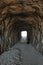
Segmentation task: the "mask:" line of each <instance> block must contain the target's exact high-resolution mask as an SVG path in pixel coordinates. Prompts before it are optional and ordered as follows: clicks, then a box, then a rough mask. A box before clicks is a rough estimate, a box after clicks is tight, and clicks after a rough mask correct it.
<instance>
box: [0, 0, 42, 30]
mask: <svg viewBox="0 0 43 65" xmlns="http://www.w3.org/2000/svg"><path fill="white" fill-rule="evenodd" d="M18 20H19V21H25V22H27V23H29V24H32V25H33V27H34V28H35V27H36V26H37V27H38V28H40V23H41V22H42V21H43V1H42V0H0V31H1V29H3V31H4V30H5V31H6V30H8V29H9V30H13V27H14V26H13V25H14V24H15V22H16V21H18ZM19 21H18V22H19Z"/></svg>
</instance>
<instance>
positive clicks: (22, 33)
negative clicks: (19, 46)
mask: <svg viewBox="0 0 43 65" xmlns="http://www.w3.org/2000/svg"><path fill="white" fill-rule="evenodd" d="M14 26H15V27H14V29H15V30H16V31H17V39H16V40H17V42H20V43H28V44H29V43H30V42H31V40H32V26H31V24H28V23H27V22H24V21H19V22H15V23H14Z"/></svg>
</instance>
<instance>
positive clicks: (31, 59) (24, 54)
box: [0, 43, 43, 65]
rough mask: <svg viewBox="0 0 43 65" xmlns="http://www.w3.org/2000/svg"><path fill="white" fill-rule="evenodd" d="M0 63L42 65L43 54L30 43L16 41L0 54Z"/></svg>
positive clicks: (1, 64)
mask: <svg viewBox="0 0 43 65" xmlns="http://www.w3.org/2000/svg"><path fill="white" fill-rule="evenodd" d="M0 65H43V56H42V55H41V54H40V53H39V52H38V51H37V50H36V49H35V48H33V46H32V45H31V44H26V43H17V44H15V45H14V46H13V47H12V48H10V49H9V51H6V52H4V53H3V54H2V55H0Z"/></svg>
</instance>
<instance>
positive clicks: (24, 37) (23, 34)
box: [20, 31, 27, 43]
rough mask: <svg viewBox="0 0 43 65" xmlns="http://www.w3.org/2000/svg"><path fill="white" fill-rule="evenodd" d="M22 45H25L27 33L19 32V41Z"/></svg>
mask: <svg viewBox="0 0 43 65" xmlns="http://www.w3.org/2000/svg"><path fill="white" fill-rule="evenodd" d="M20 42H22V43H27V31H21V40H20Z"/></svg>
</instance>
